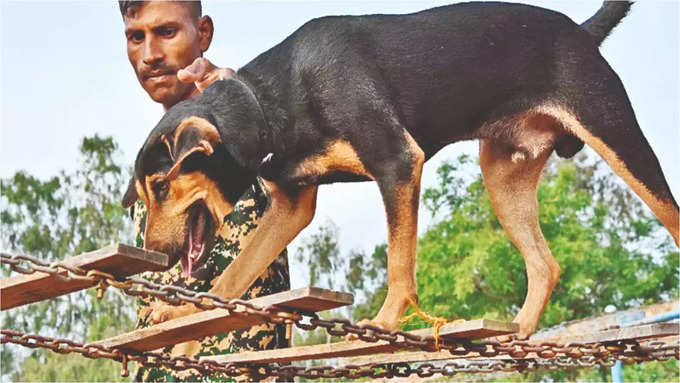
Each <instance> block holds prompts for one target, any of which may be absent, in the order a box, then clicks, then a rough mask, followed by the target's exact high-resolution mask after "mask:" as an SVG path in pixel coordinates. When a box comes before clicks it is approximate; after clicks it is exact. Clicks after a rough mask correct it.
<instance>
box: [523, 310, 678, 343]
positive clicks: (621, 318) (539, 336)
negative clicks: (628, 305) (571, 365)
mask: <svg viewBox="0 0 680 383" xmlns="http://www.w3.org/2000/svg"><path fill="white" fill-rule="evenodd" d="M679 310H680V300H671V301H666V302H663V303H657V304H653V305H648V306H641V307H636V308H632V309H629V310H623V311H616V312H614V313H609V314H603V315H598V316H596V317H590V318H585V319H578V320H573V321H569V322H565V323H562V324H560V325H557V326H554V327H550V328H546V329H542V330H539V331H538V332H536V334H534V335H533V336H532V337H531V340H547V339H550V340H551V341H555V342H557V343H566V342H565V341H563V340H562V339H573V337H574V336H578V335H580V334H590V333H593V332H597V331H604V330H608V329H611V328H612V327H614V326H620V327H621V326H622V325H625V324H632V323H637V322H644V321H648V320H652V319H654V318H655V317H657V316H659V315H663V314H667V313H670V312H673V311H679Z"/></svg>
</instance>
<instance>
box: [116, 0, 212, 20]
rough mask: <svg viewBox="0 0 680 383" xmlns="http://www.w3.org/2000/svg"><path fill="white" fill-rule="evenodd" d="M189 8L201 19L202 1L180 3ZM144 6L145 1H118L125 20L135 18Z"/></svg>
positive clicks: (193, 14) (194, 0)
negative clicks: (129, 17)
mask: <svg viewBox="0 0 680 383" xmlns="http://www.w3.org/2000/svg"><path fill="white" fill-rule="evenodd" d="M178 3H182V4H184V5H185V6H187V7H188V8H189V10H190V11H191V14H192V16H194V17H195V18H199V17H201V16H202V15H203V9H202V7H201V0H193V1H178ZM143 4H144V0H118V7H119V8H120V14H121V16H123V18H125V17H128V16H133V17H134V15H135V13H137V11H139V8H141V7H142V5H143Z"/></svg>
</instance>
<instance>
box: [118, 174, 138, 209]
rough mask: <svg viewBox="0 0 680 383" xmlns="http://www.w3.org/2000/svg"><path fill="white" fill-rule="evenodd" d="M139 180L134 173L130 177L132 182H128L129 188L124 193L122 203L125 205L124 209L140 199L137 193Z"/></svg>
mask: <svg viewBox="0 0 680 383" xmlns="http://www.w3.org/2000/svg"><path fill="white" fill-rule="evenodd" d="M136 183H137V180H136V178H135V176H134V175H133V176H132V177H131V178H130V182H129V183H128V188H127V191H126V192H125V195H123V200H122V201H121V205H123V209H128V208H130V206H132V205H134V204H135V202H137V200H138V199H139V195H138V194H137V186H136Z"/></svg>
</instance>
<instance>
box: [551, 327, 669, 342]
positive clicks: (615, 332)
mask: <svg viewBox="0 0 680 383" xmlns="http://www.w3.org/2000/svg"><path fill="white" fill-rule="evenodd" d="M678 333H680V323H666V322H661V323H651V324H646V325H642V326H634V327H623V328H617V329H612V330H605V331H600V332H596V333H591V334H581V335H572V336H570V337H569V338H566V339H565V338H564V337H561V338H560V339H559V340H560V343H571V342H579V343H595V342H615V341H619V340H627V339H636V340H642V339H648V338H660V337H665V336H671V335H677V334H678Z"/></svg>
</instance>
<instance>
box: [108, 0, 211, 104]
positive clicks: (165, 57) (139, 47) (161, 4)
mask: <svg viewBox="0 0 680 383" xmlns="http://www.w3.org/2000/svg"><path fill="white" fill-rule="evenodd" d="M119 6H120V11H121V14H122V16H123V21H124V22H125V36H126V38H127V53H128V58H129V59H130V63H131V64H132V67H133V68H134V70H135V73H136V74H137V79H138V80H139V83H140V84H141V85H142V87H143V88H144V90H146V92H147V93H148V94H149V96H150V97H151V98H152V99H153V100H154V101H156V102H159V103H161V104H163V106H164V107H165V108H166V109H167V108H170V107H171V106H173V105H174V104H176V103H177V102H179V101H182V100H184V99H187V98H188V97H189V96H190V95H191V94H192V92H196V91H197V90H196V87H195V85H194V84H191V83H183V82H181V81H179V79H178V78H177V71H178V70H180V69H182V68H185V67H187V66H188V65H189V64H191V63H192V62H193V61H194V59H196V58H197V57H201V56H202V55H203V52H205V51H206V50H207V49H208V47H209V46H210V42H211V41H212V36H213V24H212V20H211V19H210V17H208V16H202V15H201V3H200V2H199V1H148V2H147V1H144V2H138V1H119Z"/></svg>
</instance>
